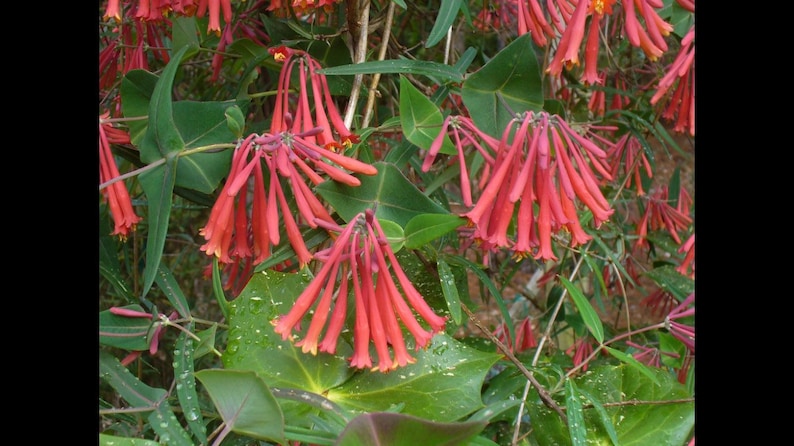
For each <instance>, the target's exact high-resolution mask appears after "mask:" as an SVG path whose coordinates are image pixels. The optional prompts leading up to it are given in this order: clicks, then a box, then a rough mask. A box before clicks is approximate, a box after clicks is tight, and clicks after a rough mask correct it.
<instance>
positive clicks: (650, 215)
mask: <svg viewBox="0 0 794 446" xmlns="http://www.w3.org/2000/svg"><path fill="white" fill-rule="evenodd" d="M681 191H682V192H681V194H680V196H681V197H688V195H686V191H685V190H684V188H683V186H682V187H681ZM669 196H670V194H669V193H668V188H667V186H662V187H660V188H656V189H653V190H652V191H651V192H650V193H649V194H648V195H647V196H645V197H643V198H645V199H646V203H645V212H644V213H643V215H642V218H641V219H640V222H639V223H638V224H637V236H638V237H637V240H636V241H635V242H634V248H635V249H636V248H641V247H644V248H647V247H648V240H647V236H648V232H649V231H656V230H662V229H664V230H666V231H667V233H668V234H670V236H671V237H672V238H673V240H675V242H676V243H678V244H681V238H680V236H679V235H678V233H679V232H682V231H685V230H686V229H687V228H688V227H689V225H690V224H692V218H691V217H690V216H689V215H688V210H684V209H679V208H678V207H675V206H673V205H672V204H670V199H669ZM679 201H680V200H679Z"/></svg>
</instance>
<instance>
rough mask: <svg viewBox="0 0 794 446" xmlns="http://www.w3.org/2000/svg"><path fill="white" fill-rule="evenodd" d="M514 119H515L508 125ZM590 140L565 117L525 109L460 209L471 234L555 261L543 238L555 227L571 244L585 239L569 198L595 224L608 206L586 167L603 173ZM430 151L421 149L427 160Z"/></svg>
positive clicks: (602, 154)
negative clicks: (468, 204)
mask: <svg viewBox="0 0 794 446" xmlns="http://www.w3.org/2000/svg"><path fill="white" fill-rule="evenodd" d="M514 125H518V129H515V131H514V128H513V127H514ZM513 133H514V136H512V140H511V135H513ZM477 136H479V137H481V138H482V136H480V135H479V134H477ZM590 138H593V139H595V138H594V135H593V134H592V132H591V130H590V129H588V130H587V132H585V133H584V135H582V134H579V133H578V132H577V131H575V130H574V129H572V128H571V126H569V125H568V123H566V122H565V120H563V119H562V118H560V117H559V116H557V115H549V114H548V113H546V112H539V113H535V112H527V113H525V114H524V115H523V117H521V118H520V119H516V120H513V121H512V123H511V125H509V126H508V127H507V128H506V129H505V130H504V133H503V136H502V138H501V140H500V141H499V144H498V145H497V150H496V156H495V157H494V158H493V163H492V165H491V166H490V167H489V168H490V171H491V173H490V175H488V176H487V178H484V179H482V180H481V183H480V184H479V187H480V188H482V192H481V193H480V194H479V197H478V199H477V202H476V204H475V205H474V207H473V208H471V209H470V210H468V211H467V212H464V213H462V214H461V215H462V216H463V217H466V218H468V219H469V222H470V223H471V225H472V226H474V228H475V230H474V233H473V237H474V238H475V239H477V240H480V241H481V242H483V243H485V244H486V245H487V246H489V247H493V248H509V249H512V250H513V252H514V255H515V256H516V257H527V256H530V255H533V256H534V258H536V259H543V260H550V259H551V260H556V259H557V257H556V256H555V254H554V252H553V250H552V244H551V237H552V234H555V233H558V232H559V231H561V230H566V231H568V232H569V233H570V234H571V240H570V244H571V246H578V245H581V244H583V243H585V242H587V241H589V240H590V239H591V236H589V235H588V234H587V233H586V232H585V231H584V229H583V228H582V226H581V224H580V221H579V217H578V215H577V207H576V202H575V200H577V199H578V200H580V201H581V202H582V203H584V204H585V206H587V208H589V209H590V211H591V212H592V214H593V220H594V223H595V225H596V226H600V225H601V223H603V222H604V221H606V220H607V219H608V218H609V216H610V215H611V214H612V213H613V212H614V210H613V209H611V206H610V204H609V203H608V202H607V200H606V198H604V196H603V194H602V193H601V190H600V188H599V180H598V178H597V177H596V174H595V172H594V171H593V170H595V171H597V172H598V173H599V174H600V175H601V176H602V177H603V178H604V179H611V175H610V173H609V172H608V171H607V167H606V165H605V158H606V152H605V151H604V150H603V149H601V148H600V147H598V145H596V144H595V143H594V142H593V141H592V140H591V139H590ZM485 140H486V141H488V140H487V138H486V139H485ZM467 141H468V142H473V141H474V140H473V139H472V138H469V139H468V140H467ZM490 144H492V143H489V145H490ZM457 145H458V146H459V147H460V146H461V142H460V141H458V142H457ZM478 150H479V147H478ZM433 156H434V154H432V153H428V154H427V157H430V158H431V162H432V157H433ZM427 165H428V164H427V158H426V160H425V168H427ZM462 174H463V172H462ZM461 181H462V182H463V183H465V181H467V180H466V179H465V178H463V179H461ZM464 186H465V184H464ZM516 207H518V209H517V211H516ZM515 212H517V214H516V215H514V213H515ZM514 217H515V218H514ZM512 222H515V225H514V226H515V228H514V229H511V226H512V225H511V223H512Z"/></svg>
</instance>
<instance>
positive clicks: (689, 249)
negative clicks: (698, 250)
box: [675, 233, 695, 278]
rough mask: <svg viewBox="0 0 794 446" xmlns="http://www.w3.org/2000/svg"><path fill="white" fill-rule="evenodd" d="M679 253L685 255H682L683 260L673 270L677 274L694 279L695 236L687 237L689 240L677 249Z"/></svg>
mask: <svg viewBox="0 0 794 446" xmlns="http://www.w3.org/2000/svg"><path fill="white" fill-rule="evenodd" d="M678 252H679V253H686V254H685V255H684V260H682V261H681V264H680V265H678V267H677V268H676V269H675V270H676V271H678V272H679V273H681V274H682V275H685V276H689V277H692V278H694V277H695V234H694V233H693V234H692V235H690V236H689V238H688V239H687V240H686V241H685V242H684V244H683V245H681V247H680V248H678Z"/></svg>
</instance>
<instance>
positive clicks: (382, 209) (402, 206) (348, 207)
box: [316, 162, 449, 227]
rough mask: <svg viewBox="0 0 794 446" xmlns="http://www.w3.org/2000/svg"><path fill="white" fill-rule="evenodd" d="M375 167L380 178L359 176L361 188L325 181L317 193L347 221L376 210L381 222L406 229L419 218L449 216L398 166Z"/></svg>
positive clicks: (384, 165) (381, 164)
mask: <svg viewBox="0 0 794 446" xmlns="http://www.w3.org/2000/svg"><path fill="white" fill-rule="evenodd" d="M374 166H375V167H376V168H377V169H378V174H377V175H356V177H357V178H358V179H359V180H361V185H360V186H357V187H351V186H346V185H344V184H340V183H337V182H335V181H325V182H323V183H321V184H320V185H318V186H317V188H316V190H317V192H318V193H319V194H320V195H321V196H322V197H323V199H325V200H326V201H327V202H328V203H329V204H330V205H331V206H333V207H334V209H336V211H337V212H338V213H339V215H340V216H341V217H342V218H343V219H345V221H350V219H352V218H353V217H355V216H356V215H357V214H358V213H359V212H363V211H365V210H367V209H372V208H375V215H377V217H378V218H379V219H380V218H382V219H384V220H391V221H393V222H395V223H397V224H398V225H400V226H402V227H405V225H407V224H408V221H410V220H411V219H412V218H414V217H415V216H417V215H421V214H449V212H448V211H447V210H446V209H444V208H443V207H441V206H439V205H438V204H436V203H435V202H434V201H433V200H431V199H429V198H427V197H426V196H424V194H422V192H420V191H419V189H417V188H416V185H414V184H413V183H412V182H410V181H409V180H408V179H407V178H406V177H405V175H403V173H402V172H400V170H399V169H398V168H397V166H395V165H394V164H391V163H384V162H377V163H375V164H374Z"/></svg>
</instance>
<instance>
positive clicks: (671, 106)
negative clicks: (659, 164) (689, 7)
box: [651, 25, 695, 136]
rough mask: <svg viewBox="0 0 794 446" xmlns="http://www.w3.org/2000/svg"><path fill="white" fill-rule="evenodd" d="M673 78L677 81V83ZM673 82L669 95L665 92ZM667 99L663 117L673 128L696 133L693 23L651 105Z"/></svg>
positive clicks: (678, 130)
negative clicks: (673, 87) (672, 89)
mask: <svg viewBox="0 0 794 446" xmlns="http://www.w3.org/2000/svg"><path fill="white" fill-rule="evenodd" d="M676 81H678V82H677V83H676ZM673 84H675V85H676V87H675V90H674V91H673V94H672V96H670V97H668V96H667V95H666V94H667V92H668V90H670V88H671V87H672V86H673ZM662 98H666V99H665V100H667V101H668V105H667V108H665V110H664V112H663V113H662V117H663V118H665V119H668V120H671V121H674V122H675V124H674V126H673V130H674V131H676V132H679V133H684V132H686V131H689V134H690V135H691V136H695V26H694V25H692V28H691V29H690V30H689V32H688V33H687V34H686V35H685V36H684V38H683V39H682V40H681V49H680V50H679V52H678V55H677V56H676V58H675V60H673V62H672V63H671V64H670V65H669V66H668V67H667V71H666V73H665V75H664V77H662V79H661V80H660V81H659V85H658V86H657V87H656V93H655V94H654V95H653V97H652V98H651V104H656V103H657V102H659V100H661V99H662Z"/></svg>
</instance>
